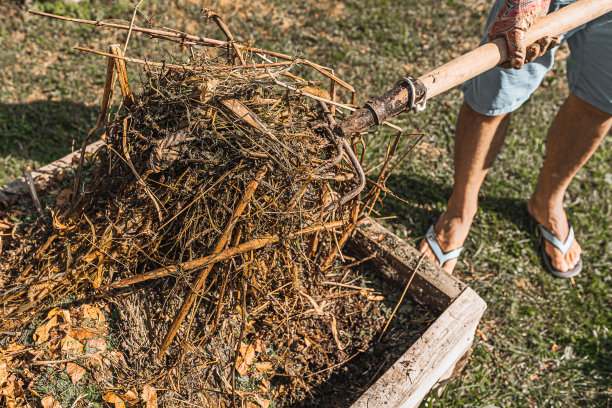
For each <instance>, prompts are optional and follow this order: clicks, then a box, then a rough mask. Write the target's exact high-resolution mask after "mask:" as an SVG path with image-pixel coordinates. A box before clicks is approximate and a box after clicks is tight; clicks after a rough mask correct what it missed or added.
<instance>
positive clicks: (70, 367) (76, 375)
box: [66, 363, 87, 384]
mask: <svg viewBox="0 0 612 408" xmlns="http://www.w3.org/2000/svg"><path fill="white" fill-rule="evenodd" d="M66 373H67V374H68V376H69V377H70V380H72V383H73V384H75V383H77V382H78V381H79V380H80V379H81V378H83V376H84V375H85V374H86V373H87V370H85V369H84V368H83V367H81V366H80V365H78V364H74V363H68V364H66Z"/></svg>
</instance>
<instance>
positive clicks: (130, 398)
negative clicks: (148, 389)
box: [119, 390, 138, 407]
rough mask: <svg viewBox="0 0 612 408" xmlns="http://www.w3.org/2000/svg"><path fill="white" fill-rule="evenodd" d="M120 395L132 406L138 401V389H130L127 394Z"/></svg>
mask: <svg viewBox="0 0 612 408" xmlns="http://www.w3.org/2000/svg"><path fill="white" fill-rule="evenodd" d="M119 397H120V398H121V399H122V400H123V401H124V402H125V403H127V405H128V406H130V407H131V406H133V405H134V404H135V403H136V402H138V393H137V392H136V390H128V391H127V392H126V393H125V394H119Z"/></svg>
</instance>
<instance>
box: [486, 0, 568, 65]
mask: <svg viewBox="0 0 612 408" xmlns="http://www.w3.org/2000/svg"><path fill="white" fill-rule="evenodd" d="M549 6H550V0H505V1H504V5H503V6H502V8H501V10H500V11H499V13H498V14H497V17H495V20H494V21H493V24H491V27H490V28H489V32H488V37H489V41H492V40H494V39H496V38H499V37H503V38H504V39H505V40H506V42H507V44H508V56H509V57H510V59H509V60H508V61H507V62H505V63H503V64H501V65H500V66H501V67H502V68H514V69H521V68H522V67H523V64H525V63H528V62H531V61H533V60H534V59H536V58H537V57H539V56H541V55H543V54H544V53H545V52H546V51H548V50H549V49H551V48H554V47H556V46H557V45H559V39H558V38H557V37H544V38H542V39H540V40H538V41H536V42H535V43H533V44H531V45H529V46H527V45H526V44H525V32H526V31H527V29H528V28H529V27H530V26H531V25H533V24H534V23H535V22H536V21H538V19H539V18H540V17H542V16H544V15H546V13H547V12H548V7H549Z"/></svg>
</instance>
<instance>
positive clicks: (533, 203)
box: [527, 95, 612, 272]
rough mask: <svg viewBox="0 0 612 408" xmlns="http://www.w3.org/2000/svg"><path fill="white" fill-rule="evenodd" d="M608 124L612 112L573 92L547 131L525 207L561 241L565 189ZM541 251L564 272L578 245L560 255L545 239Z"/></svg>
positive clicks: (571, 264)
mask: <svg viewBox="0 0 612 408" xmlns="http://www.w3.org/2000/svg"><path fill="white" fill-rule="evenodd" d="M611 126H612V115H610V114H608V113H606V112H603V111H601V110H599V109H597V108H595V107H593V106H592V105H590V104H588V103H587V102H585V101H583V100H582V99H580V98H579V97H577V96H576V95H570V96H569V97H568V98H567V100H566V101H565V103H564V104H563V106H562V107H561V109H560V110H559V113H558V114H557V116H556V117H555V119H554V121H553V123H552V124H551V126H550V129H549V130H548V135H547V138H546V159H545V160H544V165H543V166H542V170H541V171H540V176H539V178H538V184H537V186H536V188H535V191H534V192H533V195H532V196H531V199H530V200H529V203H528V205H527V209H528V210H529V213H530V214H531V215H532V216H533V217H534V218H535V219H536V220H537V221H538V222H539V223H540V224H542V226H544V228H546V229H547V230H548V231H550V232H552V233H553V234H554V235H556V236H557V237H558V238H560V239H561V241H565V240H566V239H567V235H568V234H569V228H568V224H567V217H566V215H565V211H564V210H563V196H564V194H565V190H566V189H567V187H568V185H569V183H570V181H571V180H572V179H573V178H574V176H575V175H576V173H577V172H578V170H580V169H581V168H582V166H584V164H585V163H586V162H587V160H588V159H589V158H590V157H591V156H592V155H593V153H594V152H595V150H597V147H598V146H599V144H600V143H601V141H602V140H603V139H604V137H605V136H606V134H607V133H608V132H609V131H610V127H611ZM545 251H546V253H547V254H548V255H549V256H550V257H551V260H552V264H553V266H554V267H555V268H557V269H558V270H559V271H561V272H566V271H567V270H569V269H572V268H573V267H574V266H575V265H576V263H578V260H579V259H580V252H581V248H580V245H578V243H577V242H576V241H574V244H573V245H572V246H571V247H570V250H569V251H568V252H567V254H566V255H565V258H564V257H563V256H562V254H561V252H560V251H559V250H558V249H556V248H555V247H554V246H552V245H551V244H550V243H548V242H546V243H545Z"/></svg>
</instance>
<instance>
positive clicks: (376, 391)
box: [347, 220, 487, 408]
mask: <svg viewBox="0 0 612 408" xmlns="http://www.w3.org/2000/svg"><path fill="white" fill-rule="evenodd" d="M347 245H348V249H350V250H353V251H354V252H357V253H358V254H360V255H362V256H364V257H365V256H370V255H372V254H376V256H375V257H374V258H373V259H372V263H373V266H374V270H375V271H377V272H379V273H380V274H381V275H382V276H383V277H384V278H385V279H388V280H391V281H392V282H395V283H397V287H398V290H401V288H403V287H405V286H406V284H407V283H408V281H409V280H410V278H411V277H412V275H413V274H414V277H413V279H412V282H411V283H410V286H409V288H408V294H409V295H410V296H411V297H412V298H413V299H414V300H415V301H416V302H419V303H421V304H423V305H425V306H426V307H427V308H429V309H431V310H433V311H436V312H438V313H439V315H438V318H437V319H436V320H435V321H434V322H433V323H432V324H431V326H429V327H428V328H427V330H426V331H425V333H423V335H422V336H421V337H420V338H419V339H418V340H417V341H416V342H415V343H414V344H413V345H412V346H411V347H410V348H409V349H408V350H407V351H406V352H405V353H404V354H403V355H402V356H401V357H400V358H399V359H398V360H397V361H396V362H395V363H394V364H393V365H392V366H391V368H389V369H388V370H387V371H386V372H385V373H384V374H383V375H382V376H381V377H380V378H379V379H378V381H376V382H375V383H374V384H373V385H372V386H371V387H370V388H369V389H368V390H367V391H366V392H364V393H363V395H361V397H360V398H359V399H358V400H357V401H356V402H355V403H354V404H353V405H352V408H382V407H384V408H400V407H402V408H411V407H418V406H419V405H420V403H421V401H423V399H424V398H425V397H426V396H427V395H428V394H429V392H430V391H431V390H432V389H434V388H438V387H439V386H441V385H444V383H445V382H446V380H448V379H450V378H451V377H454V375H456V374H458V373H459V372H460V371H461V370H462V369H463V367H464V366H465V364H466V363H467V361H468V357H469V356H470V355H471V351H472V342H473V340H474V333H475V331H476V326H477V325H478V322H479V321H480V318H481V317H482V314H483V312H484V311H485V309H486V308H487V305H486V303H485V302H484V300H482V299H481V298H480V296H478V294H477V293H476V292H474V291H473V290H472V289H470V288H469V287H467V286H466V285H465V284H464V283H462V282H461V281H459V280H458V279H457V278H455V277H453V276H451V275H449V274H447V273H446V272H444V271H443V270H442V269H440V267H438V266H437V265H436V264H434V263H433V262H431V261H429V260H428V259H427V258H425V259H423V260H422V261H421V263H420V265H419V266H418V268H417V269H416V272H415V268H416V267H417V264H418V262H419V259H420V258H421V254H420V253H419V252H418V251H417V250H416V249H415V248H413V247H412V246H410V245H408V243H406V241H404V240H402V239H400V238H399V237H398V236H397V235H395V234H393V233H392V232H390V231H389V230H387V229H386V228H384V227H383V226H382V225H380V224H379V223H377V222H375V221H371V220H369V221H366V222H364V223H363V224H361V225H359V226H357V228H356V229H355V233H354V235H353V237H352V240H351V241H349V243H348V244H347Z"/></svg>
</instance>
